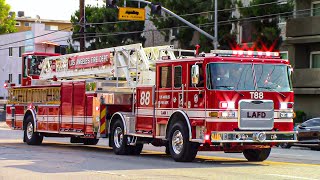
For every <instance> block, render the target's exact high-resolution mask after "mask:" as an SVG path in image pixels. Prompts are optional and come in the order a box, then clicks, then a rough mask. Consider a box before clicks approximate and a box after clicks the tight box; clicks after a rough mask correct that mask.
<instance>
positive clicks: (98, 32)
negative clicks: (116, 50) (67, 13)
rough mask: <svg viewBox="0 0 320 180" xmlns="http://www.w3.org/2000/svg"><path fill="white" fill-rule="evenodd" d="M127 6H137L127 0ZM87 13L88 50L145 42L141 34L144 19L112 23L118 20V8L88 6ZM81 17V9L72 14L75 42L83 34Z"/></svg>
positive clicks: (121, 2)
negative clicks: (81, 31)
mask: <svg viewBox="0 0 320 180" xmlns="http://www.w3.org/2000/svg"><path fill="white" fill-rule="evenodd" d="M119 4H123V1H120V2H119ZM127 6H128V7H137V5H136V4H135V3H134V2H127ZM85 14H86V23H87V25H86V29H85V34H86V41H87V43H90V46H89V47H87V50H95V49H101V48H108V47H114V46H120V45H126V44H132V43H144V42H145V38H144V37H142V36H141V34H142V32H143V29H144V22H143V21H131V22H119V23H112V22H116V21H118V10H117V9H116V8H106V7H105V6H104V7H94V6H86V8H85ZM79 17H80V13H79V10H78V11H76V12H75V13H74V15H72V16H71V22H72V23H73V24H75V26H74V28H73V35H72V39H73V41H75V42H79V41H80V37H81V36H82V34H81V33H80V28H81V24H79V22H80V18H79ZM108 22H109V23H108ZM91 23H92V24H91ZM95 23H100V24H95Z"/></svg>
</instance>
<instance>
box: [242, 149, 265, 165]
mask: <svg viewBox="0 0 320 180" xmlns="http://www.w3.org/2000/svg"><path fill="white" fill-rule="evenodd" d="M270 152H271V148H266V149H246V150H244V151H243V155H244V157H245V158H246V159H247V160H248V161H256V162H259V161H264V160H266V159H267V158H268V157H269V155H270Z"/></svg>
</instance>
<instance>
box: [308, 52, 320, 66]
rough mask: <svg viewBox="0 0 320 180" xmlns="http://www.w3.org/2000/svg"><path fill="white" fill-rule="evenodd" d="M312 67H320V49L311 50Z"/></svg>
mask: <svg viewBox="0 0 320 180" xmlns="http://www.w3.org/2000/svg"><path fill="white" fill-rule="evenodd" d="M310 67H311V68H320V51H316V52H311V54H310Z"/></svg>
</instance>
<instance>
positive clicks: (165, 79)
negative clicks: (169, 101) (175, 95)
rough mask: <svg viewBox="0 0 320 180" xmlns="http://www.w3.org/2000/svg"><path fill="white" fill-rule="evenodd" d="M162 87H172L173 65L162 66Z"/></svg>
mask: <svg viewBox="0 0 320 180" xmlns="http://www.w3.org/2000/svg"><path fill="white" fill-rule="evenodd" d="M160 81H161V83H160V88H171V82H172V71H171V66H168V67H160Z"/></svg>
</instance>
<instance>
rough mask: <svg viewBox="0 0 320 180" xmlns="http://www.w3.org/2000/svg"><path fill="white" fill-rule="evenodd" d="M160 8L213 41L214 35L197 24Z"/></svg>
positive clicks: (146, 2)
mask: <svg viewBox="0 0 320 180" xmlns="http://www.w3.org/2000/svg"><path fill="white" fill-rule="evenodd" d="M130 1H138V2H142V3H145V4H148V5H151V4H152V3H151V2H149V1H144V0H130ZM161 10H163V11H164V12H166V13H167V14H169V15H171V16H173V17H175V18H177V19H178V20H180V21H181V22H183V23H185V24H187V25H188V26H189V27H191V28H193V29H194V30H196V31H198V32H199V33H201V34H202V35H204V36H206V37H207V38H209V39H211V40H212V41H213V42H215V37H213V36H212V35H210V34H209V33H207V32H205V31H203V30H202V29H200V28H198V27H197V26H195V25H194V24H192V23H190V22H189V21H187V20H185V19H183V18H182V17H180V16H178V15H177V14H175V13H174V12H172V11H170V10H169V9H167V8H164V7H161Z"/></svg>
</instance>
